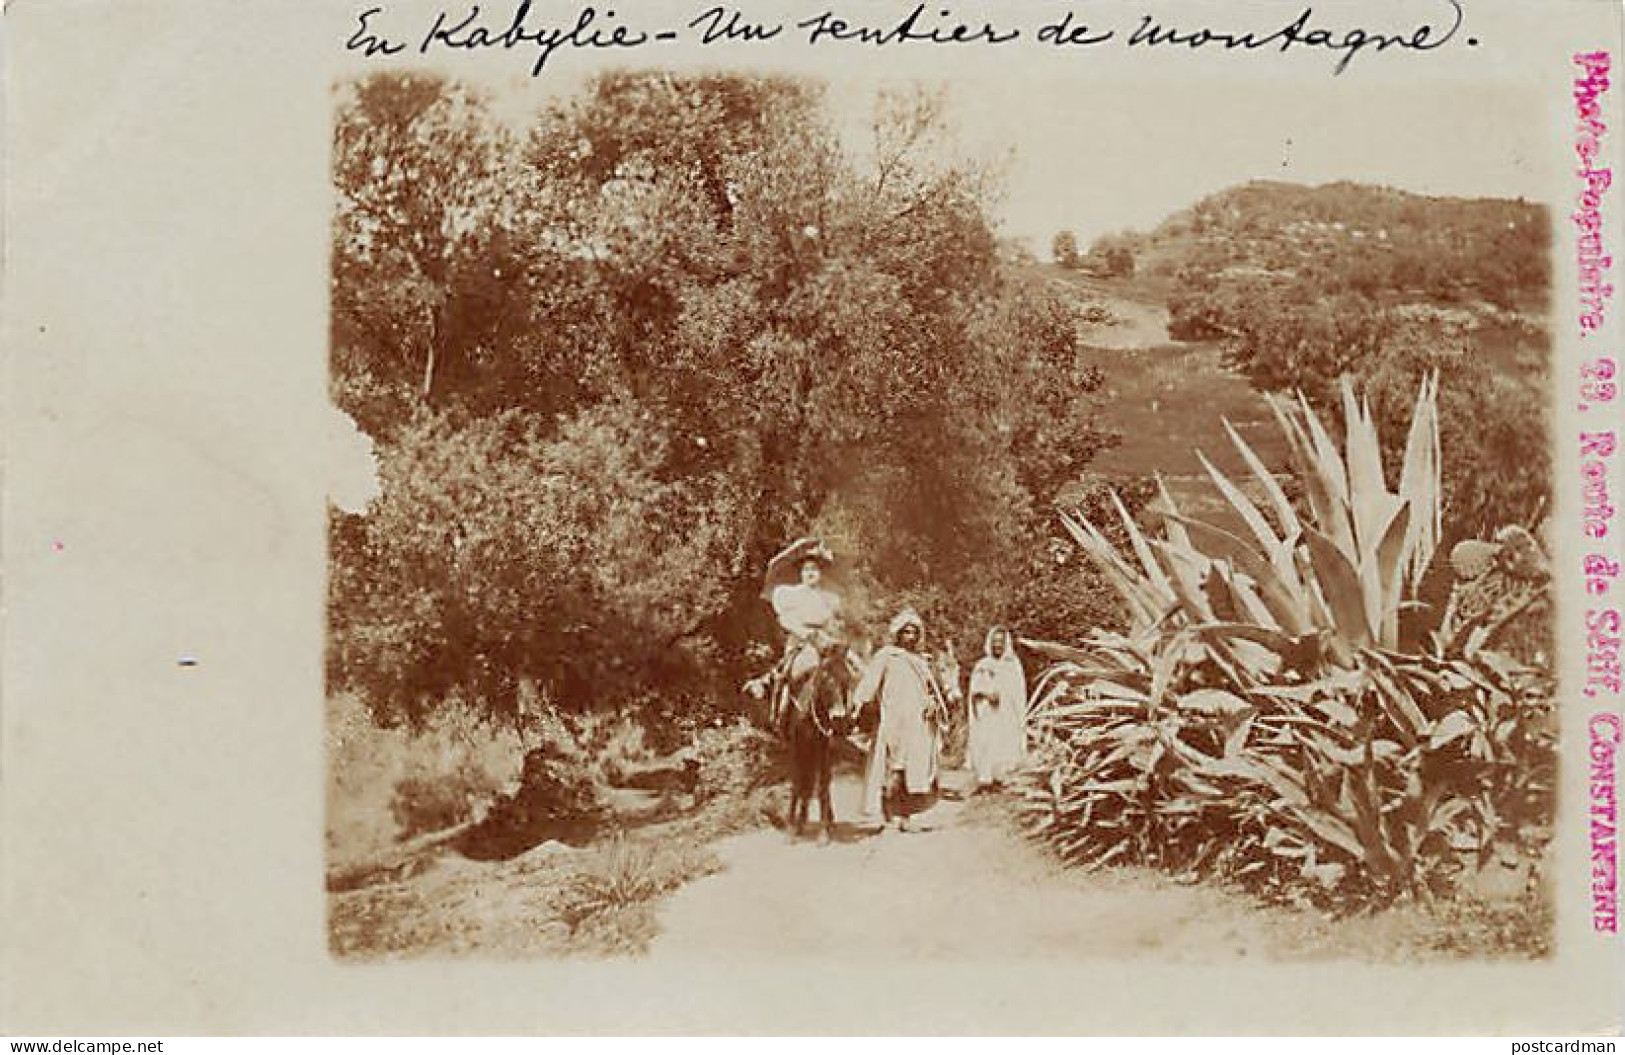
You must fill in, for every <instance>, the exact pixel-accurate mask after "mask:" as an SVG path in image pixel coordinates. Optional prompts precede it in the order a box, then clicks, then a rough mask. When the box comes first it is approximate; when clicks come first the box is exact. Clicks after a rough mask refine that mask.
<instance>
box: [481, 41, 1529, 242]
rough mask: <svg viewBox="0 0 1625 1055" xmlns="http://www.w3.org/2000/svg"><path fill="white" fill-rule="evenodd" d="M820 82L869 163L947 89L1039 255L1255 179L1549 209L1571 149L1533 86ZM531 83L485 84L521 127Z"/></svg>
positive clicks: (950, 110)
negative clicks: (919, 92) (904, 107)
mask: <svg viewBox="0 0 1625 1055" xmlns="http://www.w3.org/2000/svg"><path fill="white" fill-rule="evenodd" d="M821 79H823V80H825V82H826V103H827V106H828V109H829V111H830V116H831V120H832V122H833V124H834V126H835V128H836V129H837V131H838V132H839V133H840V134H841V135H842V137H843V139H845V140H846V141H847V142H848V144H849V146H851V147H852V148H854V150H855V151H856V152H857V153H860V154H861V153H862V148H863V146H864V145H865V144H866V143H867V142H868V141H869V139H870V137H871V135H872V133H871V131H870V128H871V123H872V120H873V114H874V105H875V99H876V94H877V92H878V91H879V90H881V89H882V88H888V89H891V90H897V89H902V88H907V87H910V86H913V85H923V86H925V87H927V88H930V89H933V90H940V91H942V92H943V93H944V95H945V99H946V103H947V112H946V118H947V121H948V124H949V126H950V129H951V132H952V135H953V137H954V142H953V144H952V146H951V149H952V150H953V151H955V152H957V153H958V154H959V155H960V156H964V157H969V158H974V159H979V160H986V161H998V162H1000V163H1001V169H1002V172H1003V177H1004V178H1003V186H1004V190H1005V194H1004V195H1003V200H1002V201H1000V202H999V203H998V204H997V206H996V209H995V215H996V219H997V221H998V224H999V227H1000V234H1002V235H1005V236H1009V237H1015V238H1024V239H1027V240H1029V242H1030V246H1031V248H1032V249H1033V250H1034V251H1035V252H1037V253H1039V255H1041V256H1047V255H1048V252H1049V246H1050V242H1051V240H1052V239H1053V237H1054V235H1055V233H1056V232H1057V231H1060V230H1063V229H1066V230H1071V231H1072V232H1073V233H1074V234H1075V235H1076V236H1077V238H1078V240H1079V243H1080V244H1081V245H1084V246H1087V245H1088V244H1089V243H1090V242H1091V241H1092V240H1093V239H1095V238H1097V237H1099V236H1100V235H1103V234H1109V233H1114V232H1118V231H1123V230H1142V231H1143V230H1149V229H1150V228H1151V227H1154V226H1155V225H1156V224H1157V223H1158V222H1160V221H1161V220H1162V219H1163V218H1164V217H1166V216H1168V215H1169V214H1170V213H1172V212H1175V211H1177V210H1179V209H1182V208H1185V207H1186V206H1189V205H1191V204H1193V203H1195V202H1196V201H1198V200H1200V199H1201V198H1203V197H1205V196H1206V195H1208V194H1211V193H1214V192H1216V191H1220V190H1223V189H1225V188H1227V187H1232V186H1235V185H1237V184H1240V183H1245V182H1247V181H1249V180H1255V179H1277V180H1286V181H1290V182H1295V183H1305V184H1311V185H1313V184H1321V183H1330V182H1336V181H1340V180H1350V181H1354V182H1360V183H1375V184H1385V185H1388V186H1392V187H1396V188H1399V189H1401V190H1409V191H1414V192H1417V193H1422V194H1433V195H1445V196H1453V197H1498V198H1517V197H1525V198H1531V199H1537V200H1538V199H1539V198H1540V197H1541V196H1542V194H1543V193H1544V192H1543V188H1549V187H1550V186H1551V177H1552V175H1553V170H1552V165H1553V163H1554V161H1553V159H1554V158H1555V157H1557V155H1558V154H1559V153H1560V149H1561V148H1560V147H1558V145H1557V142H1556V140H1555V139H1554V138H1553V137H1552V132H1553V129H1552V127H1551V126H1550V125H1549V123H1548V111H1547V110H1546V109H1545V107H1544V105H1543V104H1542V103H1540V102H1539V100H1538V99H1537V98H1536V96H1535V93H1532V92H1531V91H1530V90H1529V84H1528V83H1527V82H1525V83H1521V84H1510V83H1507V82H1496V81H1485V80H1476V81H1469V80H1463V79H1459V78H1454V79H1453V78H1436V79H1431V80H1415V81H1409V82H1397V81H1395V80H1392V79H1389V80H1386V81H1384V80H1376V79H1367V80H1364V81H1360V80H1356V79H1353V78H1352V77H1344V78H1334V77H1331V76H1298V77H1293V78H1282V79H1277V80H1275V81H1247V80H1239V79H1235V78H1219V77H1212V78H1203V79H1200V80H1199V79H1197V78H1193V77H1168V78H1163V79H1152V78H1147V77H1137V78H1136V79H1134V80H1133V81H1127V80H1111V79H1104V78H1103V79H1097V80H1084V79H1078V78H1070V79H1062V78H1059V77H1054V76H1050V77H1048V78H1046V77H1044V76H1041V75H1030V76H1020V75H1011V74H1010V71H1008V70H1006V71H1004V73H1003V75H1001V76H1000V77H998V78H997V79H991V78H987V77H985V76H977V77H963V78H960V79H958V80H953V81H943V80H940V79H939V80H920V79H917V78H916V79H901V78H888V77H887V75H885V74H858V73H856V72H848V73H839V74H828V73H826V75H825V76H824V77H823V78H821ZM526 80H528V79H525V80H521V79H513V80H510V81H509V83H507V84H505V85H498V84H492V85H488V86H487V87H489V88H493V89H495V90H494V91H493V93H492V94H493V96H494V98H495V100H496V101H497V102H498V106H499V108H505V109H506V110H507V111H508V112H507V114H506V116H507V117H509V118H511V119H513V120H515V121H518V122H523V121H524V120H526V119H528V117H529V115H531V114H533V113H534V109H535V107H536V106H537V105H539V102H540V100H539V99H538V98H537V97H536V96H535V95H534V94H533V92H534V89H535V84H534V83H529V84H527V83H526ZM583 83H584V77H582V76H579V75H575V74H574V72H573V71H560V72H559V73H557V74H551V75H550V79H549V83H548V85H547V88H548V91H547V94H548V95H550V96H554V97H556V96H558V95H568V94H572V93H574V92H575V91H578V90H580V88H581V87H582V85H583Z"/></svg>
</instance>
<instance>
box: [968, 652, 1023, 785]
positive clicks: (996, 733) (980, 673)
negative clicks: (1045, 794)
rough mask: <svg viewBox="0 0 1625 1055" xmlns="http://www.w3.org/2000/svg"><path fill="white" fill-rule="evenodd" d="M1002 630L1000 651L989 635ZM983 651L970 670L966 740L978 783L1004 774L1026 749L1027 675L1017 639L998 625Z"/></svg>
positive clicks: (1007, 773)
mask: <svg viewBox="0 0 1625 1055" xmlns="http://www.w3.org/2000/svg"><path fill="white" fill-rule="evenodd" d="M997 634H1003V635H1004V642H1005V644H1004V655H1002V656H997V657H996V656H994V655H993V639H994V636H995V635H997ZM983 651H984V655H983V656H982V658H981V659H980V660H978V661H977V662H976V666H975V667H974V668H973V669H972V670H971V675H970V743H969V745H968V750H967V761H968V762H969V763H970V767H971V770H972V771H973V772H974V773H975V774H976V782H977V783H978V784H983V785H985V784H991V783H993V782H994V781H996V780H1003V779H1005V778H1006V777H1008V776H1009V775H1010V772H1011V770H1013V769H1015V768H1016V767H1017V766H1019V765H1020V764H1021V762H1022V760H1023V759H1025V757H1026V755H1027V676H1026V674H1025V672H1024V671H1023V670H1022V669H1021V660H1020V658H1018V657H1017V656H1016V653H1015V642H1014V640H1013V639H1012V638H1011V637H1010V635H1009V633H1008V632H1006V631H1005V630H1004V629H1003V628H1002V627H994V628H993V629H992V630H990V631H988V635H987V641H986V643H985V645H984V647H983Z"/></svg>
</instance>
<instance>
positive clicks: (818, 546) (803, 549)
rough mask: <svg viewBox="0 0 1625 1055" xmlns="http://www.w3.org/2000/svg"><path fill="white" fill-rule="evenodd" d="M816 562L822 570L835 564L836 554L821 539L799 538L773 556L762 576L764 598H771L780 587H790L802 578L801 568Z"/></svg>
mask: <svg viewBox="0 0 1625 1055" xmlns="http://www.w3.org/2000/svg"><path fill="white" fill-rule="evenodd" d="M808 561H816V562H817V563H818V565H819V566H820V567H822V568H831V567H833V566H834V564H835V553H834V551H833V550H831V549H830V548H829V546H827V545H825V543H824V540H823V539H820V538H813V537H810V536H809V537H807V538H798V539H796V540H795V541H794V542H792V543H790V544H789V545H788V546H786V547H784V548H783V549H781V550H779V552H777V553H775V554H774V555H773V559H772V560H770V561H768V562H767V572H766V574H764V575H763V576H762V596H763V597H765V598H771V597H772V596H773V591H774V590H776V589H777V588H779V587H780V586H790V585H793V584H794V583H796V582H798V581H799V580H800V578H801V566H802V565H803V564H806V563H807V562H808Z"/></svg>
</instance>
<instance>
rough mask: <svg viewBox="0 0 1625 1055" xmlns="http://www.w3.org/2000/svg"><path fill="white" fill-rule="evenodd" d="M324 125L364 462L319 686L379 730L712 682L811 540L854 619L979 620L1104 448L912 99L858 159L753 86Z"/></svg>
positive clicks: (736, 657) (404, 91) (600, 88)
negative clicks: (866, 598)
mask: <svg viewBox="0 0 1625 1055" xmlns="http://www.w3.org/2000/svg"><path fill="white" fill-rule="evenodd" d="M339 129H340V131H339V134H338V136H337V139H336V144H337V149H338V153H339V157H338V159H337V161H336V165H335V173H336V178H337V180H338V183H339V190H340V195H341V202H342V205H341V209H340V219H339V223H338V224H337V225H336V227H335V245H334V255H335V265H334V275H335V293H334V334H335V336H334V344H335V355H334V375H335V384H334V389H335V394H336V398H338V399H339V401H340V402H341V405H344V406H345V408H346V409H348V410H350V411H351V412H352V413H354V414H356V416H357V417H358V420H361V421H362V422H363V423H364V424H365V426H366V427H367V429H368V431H369V432H371V433H372V434H373V435H374V436H375V437H377V438H378V439H379V440H380V444H381V448H382V452H383V454H382V457H383V461H384V465H385V472H384V476H385V480H384V497H383V498H382V499H381V500H380V502H379V504H378V505H377V507H376V508H375V509H374V510H372V511H371V512H370V513H369V514H368V515H367V516H366V517H362V518H341V519H340V520H339V521H338V522H337V523H336V524H335V528H334V535H333V538H334V545H333V560H334V577H333V588H332V591H331V594H332V611H333V616H332V618H333V625H334V639H335V647H334V649H333V651H332V668H331V675H332V677H333V679H334V681H335V682H336V683H338V684H343V685H347V686H351V687H356V688H359V689H361V690H362V691H363V692H365V693H366V694H367V695H368V697H369V698H370V699H371V700H372V701H373V703H374V706H375V707H376V708H377V709H378V710H379V711H380V713H381V714H382V715H384V716H386V717H408V718H410V717H412V716H414V715H417V714H419V713H422V712H423V711H424V710H425V709H427V708H432V707H433V706H434V705H435V702H436V700H437V698H439V697H441V696H444V695H446V694H450V693H453V692H463V693H467V694H470V695H473V696H475V697H477V698H479V699H481V700H483V701H485V702H486V704H487V705H488V706H489V707H492V708H494V709H497V710H501V709H503V708H504V707H506V706H508V703H507V702H505V701H510V700H511V698H512V696H513V694H514V692H515V690H516V686H517V683H518V680H519V679H521V678H526V679H530V680H533V681H535V682H537V683H539V684H541V685H542V686H543V687H544V688H546V689H547V690H548V691H549V692H551V693H552V694H553V695H554V698H556V699H560V700H563V701H564V702H567V703H571V704H573V705H579V706H588V705H592V704H594V703H596V702H598V701H601V700H618V699H628V698H632V697H635V696H637V695H638V694H640V693H645V692H648V691H651V690H655V689H659V690H660V691H662V692H666V693H668V694H669V693H673V692H694V693H701V692H705V691H708V690H709V691H725V690H724V689H722V688H721V687H722V686H728V687H730V688H731V685H733V684H737V681H735V680H734V679H735V678H737V677H738V675H739V674H740V673H741V672H742V668H741V664H742V663H743V662H744V659H743V657H744V656H745V655H746V654H747V653H748V651H749V645H750V644H751V642H752V641H755V640H759V639H760V638H761V637H762V636H763V635H764V631H765V629H766V627H765V625H764V624H765V623H766V619H767V613H766V610H765V606H764V605H763V604H762V603H761V601H760V600H759V599H758V597H757V596H756V594H757V588H758V586H759V581H758V579H757V576H758V574H759V572H760V569H761V567H762V565H763V564H764V563H765V561H766V559H767V557H768V556H769V555H770V554H771V553H772V552H773V551H774V550H775V549H776V548H777V547H778V546H780V545H782V544H783V542H784V541H785V540H786V539H787V538H790V537H794V536H795V535H798V534H801V533H803V532H804V531H806V530H807V529H808V527H809V526H810V525H834V524H845V525H846V527H847V529H848V530H849V542H848V543H847V544H846V552H847V553H848V554H850V555H852V556H854V557H855V558H856V559H857V560H858V561H859V564H860V567H859V568H858V569H857V572H858V577H859V578H860V579H861V580H862V581H863V582H865V583H866V584H868V589H869V590H870V595H871V596H872V598H873V599H874V603H875V604H876V605H877V606H880V607H884V606H885V605H888V604H890V603H893V602H894V601H895V600H896V599H898V598H900V597H904V596H907V595H910V594H911V593H913V594H918V593H919V592H920V591H922V590H936V591H939V592H941V593H942V595H943V596H944V597H945V598H946V600H945V601H944V603H943V606H942V607H943V611H944V612H945V613H949V612H951V613H953V615H952V618H953V619H959V620H964V621H966V622H969V621H975V620H981V619H985V618H987V617H988V613H989V612H990V611H991V610H992V608H993V607H995V606H996V604H997V602H998V599H999V598H1000V597H1001V596H1002V595H1003V593H1004V592H1005V591H1007V589H1008V587H1009V585H1010V584H1011V583H1012V582H1014V581H1017V580H1018V579H1019V578H1020V577H1021V576H1023V575H1026V574H1027V573H1028V567H1027V563H1028V561H1027V558H1028V554H1029V552H1030V547H1033V546H1037V547H1040V548H1042V546H1043V544H1044V534H1045V529H1044V527H1043V523H1044V521H1045V519H1046V517H1047V510H1048V508H1049V504H1050V503H1051V502H1053V501H1054V500H1055V497H1056V495H1057V494H1058V492H1059V490H1060V488H1061V487H1062V486H1063V485H1064V484H1065V483H1066V482H1067V481H1068V480H1069V479H1071V478H1075V477H1076V475H1077V474H1078V473H1079V472H1080V471H1081V469H1082V467H1083V466H1085V465H1086V464H1087V463H1088V460H1089V459H1090V457H1092V455H1093V454H1094V453H1095V452H1096V451H1098V450H1099V449H1100V448H1101V447H1102V446H1103V445H1104V444H1106V443H1108V442H1110V437H1108V436H1106V435H1105V434H1104V433H1102V432H1101V431H1100V430H1099V429H1098V428H1097V427H1096V425H1095V423H1094V421H1093V415H1092V411H1091V410H1090V407H1089V404H1088V401H1087V399H1086V397H1087V395H1088V394H1089V393H1090V392H1092V391H1094V390H1095V389H1096V388H1097V387H1098V386H1099V383H1100V379H1099V376H1098V374H1097V373H1096V372H1094V371H1091V370H1089V369H1087V368H1085V367H1084V366H1082V365H1081V364H1080V362H1079V360H1078V358H1077V354H1076V350H1075V349H1074V347H1073V336H1072V335H1073V327H1072V324H1071V319H1070V316H1069V315H1068V309H1067V308H1066V307H1065V306H1064V305H1061V304H1059V303H1057V302H1056V301H1055V300H1054V299H1053V297H1052V296H1051V295H1049V294H1047V293H1045V291H1044V290H1043V289H1042V288H1041V287H1038V286H1033V285H1028V284H1026V283H1024V282H1023V281H1020V280H1019V279H1018V278H1016V277H1015V276H1014V275H1012V274H1011V273H1008V272H1007V271H1006V270H1005V269H1004V268H1003V266H1002V265H1001V264H1000V260H999V248H998V245H997V243H996V240H995V239H994V237H993V234H992V229H991V225H990V223H989V221H988V218H987V212H986V206H985V202H986V200H987V195H988V194H989V193H990V191H991V190H992V189H993V188H992V184H991V182H990V181H989V179H988V178H987V177H986V175H985V174H984V173H983V172H982V171H981V170H979V169H978V168H977V167H976V166H973V165H969V164H966V163H963V162H952V161H945V160H943V159H944V157H945V154H944V152H943V151H942V150H941V149H940V144H941V139H942V136H943V132H944V129H943V125H942V120H941V114H940V104H939V102H938V101H937V100H936V99H934V98H932V97H930V96H928V95H898V96H888V97H883V98H882V99H880V100H879V101H878V104H877V120H876V130H877V134H876V142H875V148H874V150H873V152H872V161H871V162H870V163H868V164H865V165H861V166H860V165H858V164H855V163H854V162H853V161H851V160H850V159H849V158H848V156H847V154H846V152H845V150H844V149H843V147H842V145H841V143H840V142H839V141H838V139H837V138H836V136H835V135H834V133H833V131H832V130H831V128H830V127H829V125H828V122H827V121H826V120H825V119H824V117H823V113H822V110H821V97H820V93H819V92H818V90H817V89H816V88H815V87H814V86H810V85H808V84H806V83H803V82H797V81H789V80H783V79H777V78H761V77H738V76H693V77H675V76H667V75H650V74H611V75H606V76H603V77H600V78H599V79H597V80H596V81H594V82H592V83H591V84H590V85H588V86H587V88H586V89H585V90H583V91H582V92H581V93H580V94H579V95H578V96H576V97H574V98H572V99H570V100H569V101H567V102H564V103H562V104H559V105H556V106H554V107H552V108H550V109H549V110H547V111H546V112H544V113H542V114H540V115H538V117H537V118H536V120H535V122H534V123H533V124H532V125H531V127H530V128H529V130H528V131H527V132H526V133H525V134H523V135H515V134H512V133H510V132H509V131H507V130H505V129H504V128H503V127H501V126H500V125H498V124H497V123H496V122H494V121H493V120H492V119H491V118H490V117H489V115H488V113H487V111H486V110H485V108H484V107H483V105H482V104H481V103H480V101H479V100H478V99H477V98H476V97H474V96H471V95H470V94H469V93H467V92H466V91H465V90H464V89H462V88H460V87H458V86H455V85H451V84H445V83H435V82H426V81H422V80H421V79H419V78H415V77H413V78H401V77H394V76H383V77H376V78H373V79H371V80H368V81H366V82H363V83H362V84H360V85H358V86H355V87H354V88H353V89H352V90H351V91H350V92H349V94H347V96H346V101H345V108H344V112H343V114H342V116H341V119H340V122H339ZM408 175H409V176H410V180H408V178H407V177H408ZM467 180H472V181H473V182H474V183H475V184H476V185H477V186H479V187H480V188H481V190H480V191H479V192H478V193H469V192H468V191H467V190H466V188H465V187H464V186H463V182H464V181H467ZM380 181H381V184H382V185H375V184H378V183H380ZM408 184H410V185H408ZM990 554H992V555H996V556H995V559H991V560H990V559H989V555H990Z"/></svg>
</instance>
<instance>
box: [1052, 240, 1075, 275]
mask: <svg viewBox="0 0 1625 1055" xmlns="http://www.w3.org/2000/svg"><path fill="white" fill-rule="evenodd" d="M1050 254H1051V255H1052V256H1054V257H1055V262H1056V263H1057V264H1060V265H1061V266H1062V267H1073V268H1075V267H1077V266H1078V262H1079V261H1078V236H1077V235H1075V234H1073V233H1072V232H1071V231H1057V232H1056V234H1055V240H1054V241H1053V242H1051V243H1050Z"/></svg>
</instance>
